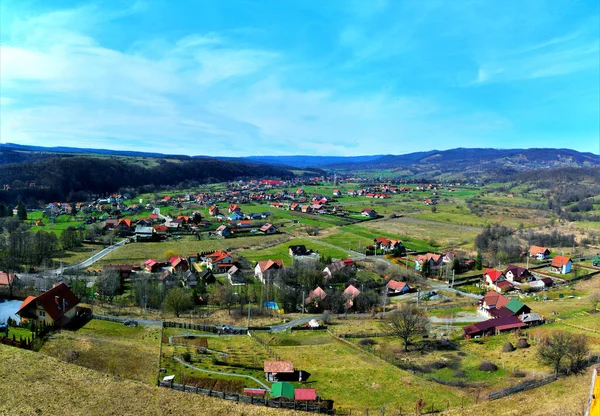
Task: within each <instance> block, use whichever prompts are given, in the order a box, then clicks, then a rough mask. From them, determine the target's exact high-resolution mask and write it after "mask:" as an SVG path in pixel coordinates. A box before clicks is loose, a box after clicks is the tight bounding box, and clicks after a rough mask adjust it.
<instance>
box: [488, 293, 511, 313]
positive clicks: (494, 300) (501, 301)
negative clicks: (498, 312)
mask: <svg viewBox="0 0 600 416" xmlns="http://www.w3.org/2000/svg"><path fill="white" fill-rule="evenodd" d="M483 301H484V302H485V303H486V305H488V306H495V307H496V309H499V308H503V307H505V306H506V305H507V304H508V302H509V300H508V298H507V297H506V296H502V295H501V294H500V293H498V292H496V291H493V290H492V291H489V292H488V293H486V295H485V296H484V297H483Z"/></svg>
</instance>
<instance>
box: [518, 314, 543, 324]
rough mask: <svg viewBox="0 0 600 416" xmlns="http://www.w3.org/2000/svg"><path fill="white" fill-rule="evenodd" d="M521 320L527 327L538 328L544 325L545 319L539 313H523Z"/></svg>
mask: <svg viewBox="0 0 600 416" xmlns="http://www.w3.org/2000/svg"><path fill="white" fill-rule="evenodd" d="M519 319H520V320H521V321H522V322H523V323H524V324H525V325H527V326H536V325H541V324H543V323H544V318H543V317H542V316H541V315H540V314H539V313H537V312H530V313H523V314H522V315H520V316H519Z"/></svg>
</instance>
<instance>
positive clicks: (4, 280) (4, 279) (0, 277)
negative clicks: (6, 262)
mask: <svg viewBox="0 0 600 416" xmlns="http://www.w3.org/2000/svg"><path fill="white" fill-rule="evenodd" d="M14 279H15V275H14V274H12V273H11V274H8V273H6V272H0V285H4V286H8V285H9V284H11V283H12V282H13V280H14Z"/></svg>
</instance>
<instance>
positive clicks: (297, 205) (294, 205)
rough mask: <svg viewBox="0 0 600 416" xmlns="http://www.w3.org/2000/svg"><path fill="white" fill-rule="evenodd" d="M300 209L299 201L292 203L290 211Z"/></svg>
mask: <svg viewBox="0 0 600 416" xmlns="http://www.w3.org/2000/svg"><path fill="white" fill-rule="evenodd" d="M300 209H301V208H300V204H299V203H297V202H294V203H293V204H291V205H290V211H300Z"/></svg>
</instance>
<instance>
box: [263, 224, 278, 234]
mask: <svg viewBox="0 0 600 416" xmlns="http://www.w3.org/2000/svg"><path fill="white" fill-rule="evenodd" d="M260 232H261V233H263V234H275V233H276V232H277V228H275V226H274V225H273V224H270V223H266V224H265V225H263V226H262V227H260Z"/></svg>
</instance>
